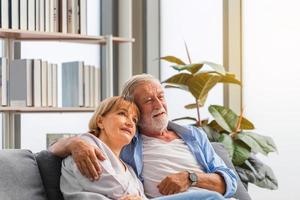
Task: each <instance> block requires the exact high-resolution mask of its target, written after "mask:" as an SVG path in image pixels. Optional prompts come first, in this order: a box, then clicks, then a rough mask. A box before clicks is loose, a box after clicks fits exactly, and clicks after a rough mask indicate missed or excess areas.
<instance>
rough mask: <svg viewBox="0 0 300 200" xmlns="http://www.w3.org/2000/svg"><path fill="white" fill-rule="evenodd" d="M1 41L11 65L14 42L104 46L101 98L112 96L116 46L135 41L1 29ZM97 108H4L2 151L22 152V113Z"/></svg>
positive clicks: (70, 111)
mask: <svg viewBox="0 0 300 200" xmlns="http://www.w3.org/2000/svg"><path fill="white" fill-rule="evenodd" d="M0 38H1V39H2V40H3V47H2V49H3V53H2V54H3V55H2V56H3V57H7V58H8V63H10V61H11V60H13V59H14V58H15V55H14V47H15V42H22V41H36V42H39V41H47V42H48V41H53V42H72V43H83V44H95V45H104V48H105V60H106V63H105V66H102V68H103V70H104V71H105V75H104V74H102V77H104V76H105V79H102V78H101V84H103V85H105V86H106V87H105V88H106V90H105V91H102V98H105V97H108V96H112V95H113V78H114V75H113V70H112V68H113V44H120V43H132V42H134V39H133V38H123V37H115V36H112V35H105V36H89V35H81V34H69V33H68V34H64V33H54V32H38V31H23V30H13V29H2V28H0ZM93 111H94V108H85V107H12V106H2V107H0V112H2V135H3V142H2V143H3V146H2V148H20V142H16V141H18V140H20V136H21V131H20V120H21V116H20V115H21V114H22V113H72V112H73V113H75V112H77V113H78V112H80V113H82V112H93Z"/></svg>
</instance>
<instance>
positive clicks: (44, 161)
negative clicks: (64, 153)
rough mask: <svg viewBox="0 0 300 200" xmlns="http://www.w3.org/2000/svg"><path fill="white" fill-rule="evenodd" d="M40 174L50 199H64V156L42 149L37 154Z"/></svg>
mask: <svg viewBox="0 0 300 200" xmlns="http://www.w3.org/2000/svg"><path fill="white" fill-rule="evenodd" d="M36 160H37V163H38V166H39V170H40V174H41V177H42V180H43V184H44V187H45V190H46V194H47V197H48V199H49V200H63V199H64V198H63V195H62V193H61V191H60V175H61V162H62V158H60V157H57V156H55V155H54V154H53V153H51V152H50V151H46V150H44V151H41V152H39V153H37V154H36Z"/></svg>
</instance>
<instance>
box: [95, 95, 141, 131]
mask: <svg viewBox="0 0 300 200" xmlns="http://www.w3.org/2000/svg"><path fill="white" fill-rule="evenodd" d="M124 106H125V107H128V109H129V108H133V110H134V111H135V112H136V114H137V117H138V119H139V118H140V111H139V109H138V107H137V106H136V104H135V103H134V102H133V101H131V100H128V99H125V98H124V97H121V96H114V97H109V98H106V99H104V100H103V101H101V102H100V103H99V105H98V106H97V108H96V110H95V112H94V114H93V116H92V118H91V119H90V122H89V132H90V133H91V134H93V135H95V136H96V137H99V135H100V132H101V130H100V128H99V127H98V125H97V122H98V119H99V117H104V116H105V115H106V114H108V113H111V112H114V111H116V110H118V109H120V108H121V107H124Z"/></svg>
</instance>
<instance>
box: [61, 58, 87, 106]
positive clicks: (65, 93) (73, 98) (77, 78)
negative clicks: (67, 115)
mask: <svg viewBox="0 0 300 200" xmlns="http://www.w3.org/2000/svg"><path fill="white" fill-rule="evenodd" d="M83 66H84V64H83V62H82V61H74V62H64V63H62V106H63V107H82V106H84V95H83V94H84V93H83V91H84V82H83V81H84V72H83Z"/></svg>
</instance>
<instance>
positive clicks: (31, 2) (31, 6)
mask: <svg viewBox="0 0 300 200" xmlns="http://www.w3.org/2000/svg"><path fill="white" fill-rule="evenodd" d="M27 6H28V10H27V11H28V12H27V14H28V30H29V31H35V30H36V29H35V0H28V5H27Z"/></svg>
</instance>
